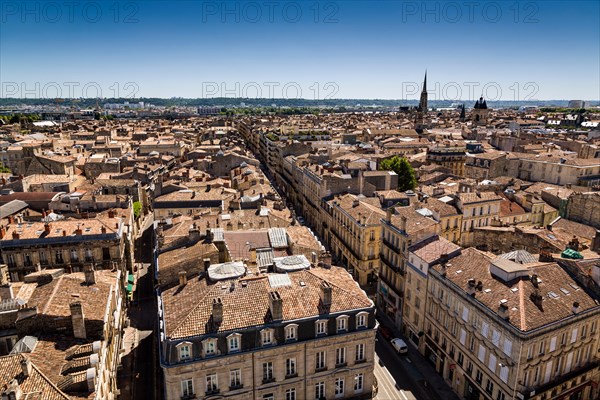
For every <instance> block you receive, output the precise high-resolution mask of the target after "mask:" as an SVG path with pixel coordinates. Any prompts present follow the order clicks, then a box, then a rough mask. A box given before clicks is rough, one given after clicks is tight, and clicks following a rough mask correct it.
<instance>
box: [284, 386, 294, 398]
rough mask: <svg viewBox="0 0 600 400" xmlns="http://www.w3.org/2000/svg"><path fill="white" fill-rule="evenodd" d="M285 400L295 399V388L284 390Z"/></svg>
mask: <svg viewBox="0 0 600 400" xmlns="http://www.w3.org/2000/svg"><path fill="white" fill-rule="evenodd" d="M285 400H296V389H295V388H291V389H288V390H286V391H285Z"/></svg>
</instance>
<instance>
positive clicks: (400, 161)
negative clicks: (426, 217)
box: [379, 156, 417, 192]
mask: <svg viewBox="0 0 600 400" xmlns="http://www.w3.org/2000/svg"><path fill="white" fill-rule="evenodd" d="M379 169H381V170H384V171H394V172H395V173H396V174H397V175H398V190H399V191H401V192H405V191H407V190H413V189H414V188H415V187H417V178H416V177H415V170H414V169H413V167H411V165H410V163H409V162H408V160H407V159H406V158H404V157H398V156H394V157H392V158H388V159H385V160H383V161H382V162H381V164H380V165H379Z"/></svg>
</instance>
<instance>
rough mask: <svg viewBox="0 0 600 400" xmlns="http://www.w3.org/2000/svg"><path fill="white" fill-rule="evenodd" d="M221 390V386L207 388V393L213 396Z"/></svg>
mask: <svg viewBox="0 0 600 400" xmlns="http://www.w3.org/2000/svg"><path fill="white" fill-rule="evenodd" d="M219 392H220V390H219V388H217V387H213V388H212V389H207V390H206V395H207V396H212V395H215V394H219Z"/></svg>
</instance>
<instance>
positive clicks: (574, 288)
mask: <svg viewBox="0 0 600 400" xmlns="http://www.w3.org/2000/svg"><path fill="white" fill-rule="evenodd" d="M569 286H571V287H572V288H573V290H579V286H577V285H576V284H574V283H573V282H570V283H569Z"/></svg>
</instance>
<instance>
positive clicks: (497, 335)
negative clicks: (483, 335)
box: [492, 329, 500, 347]
mask: <svg viewBox="0 0 600 400" xmlns="http://www.w3.org/2000/svg"><path fill="white" fill-rule="evenodd" d="M492 343H493V344H494V346H496V347H498V346H499V344H500V332H498V331H497V330H495V329H494V330H493V331H492Z"/></svg>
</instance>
